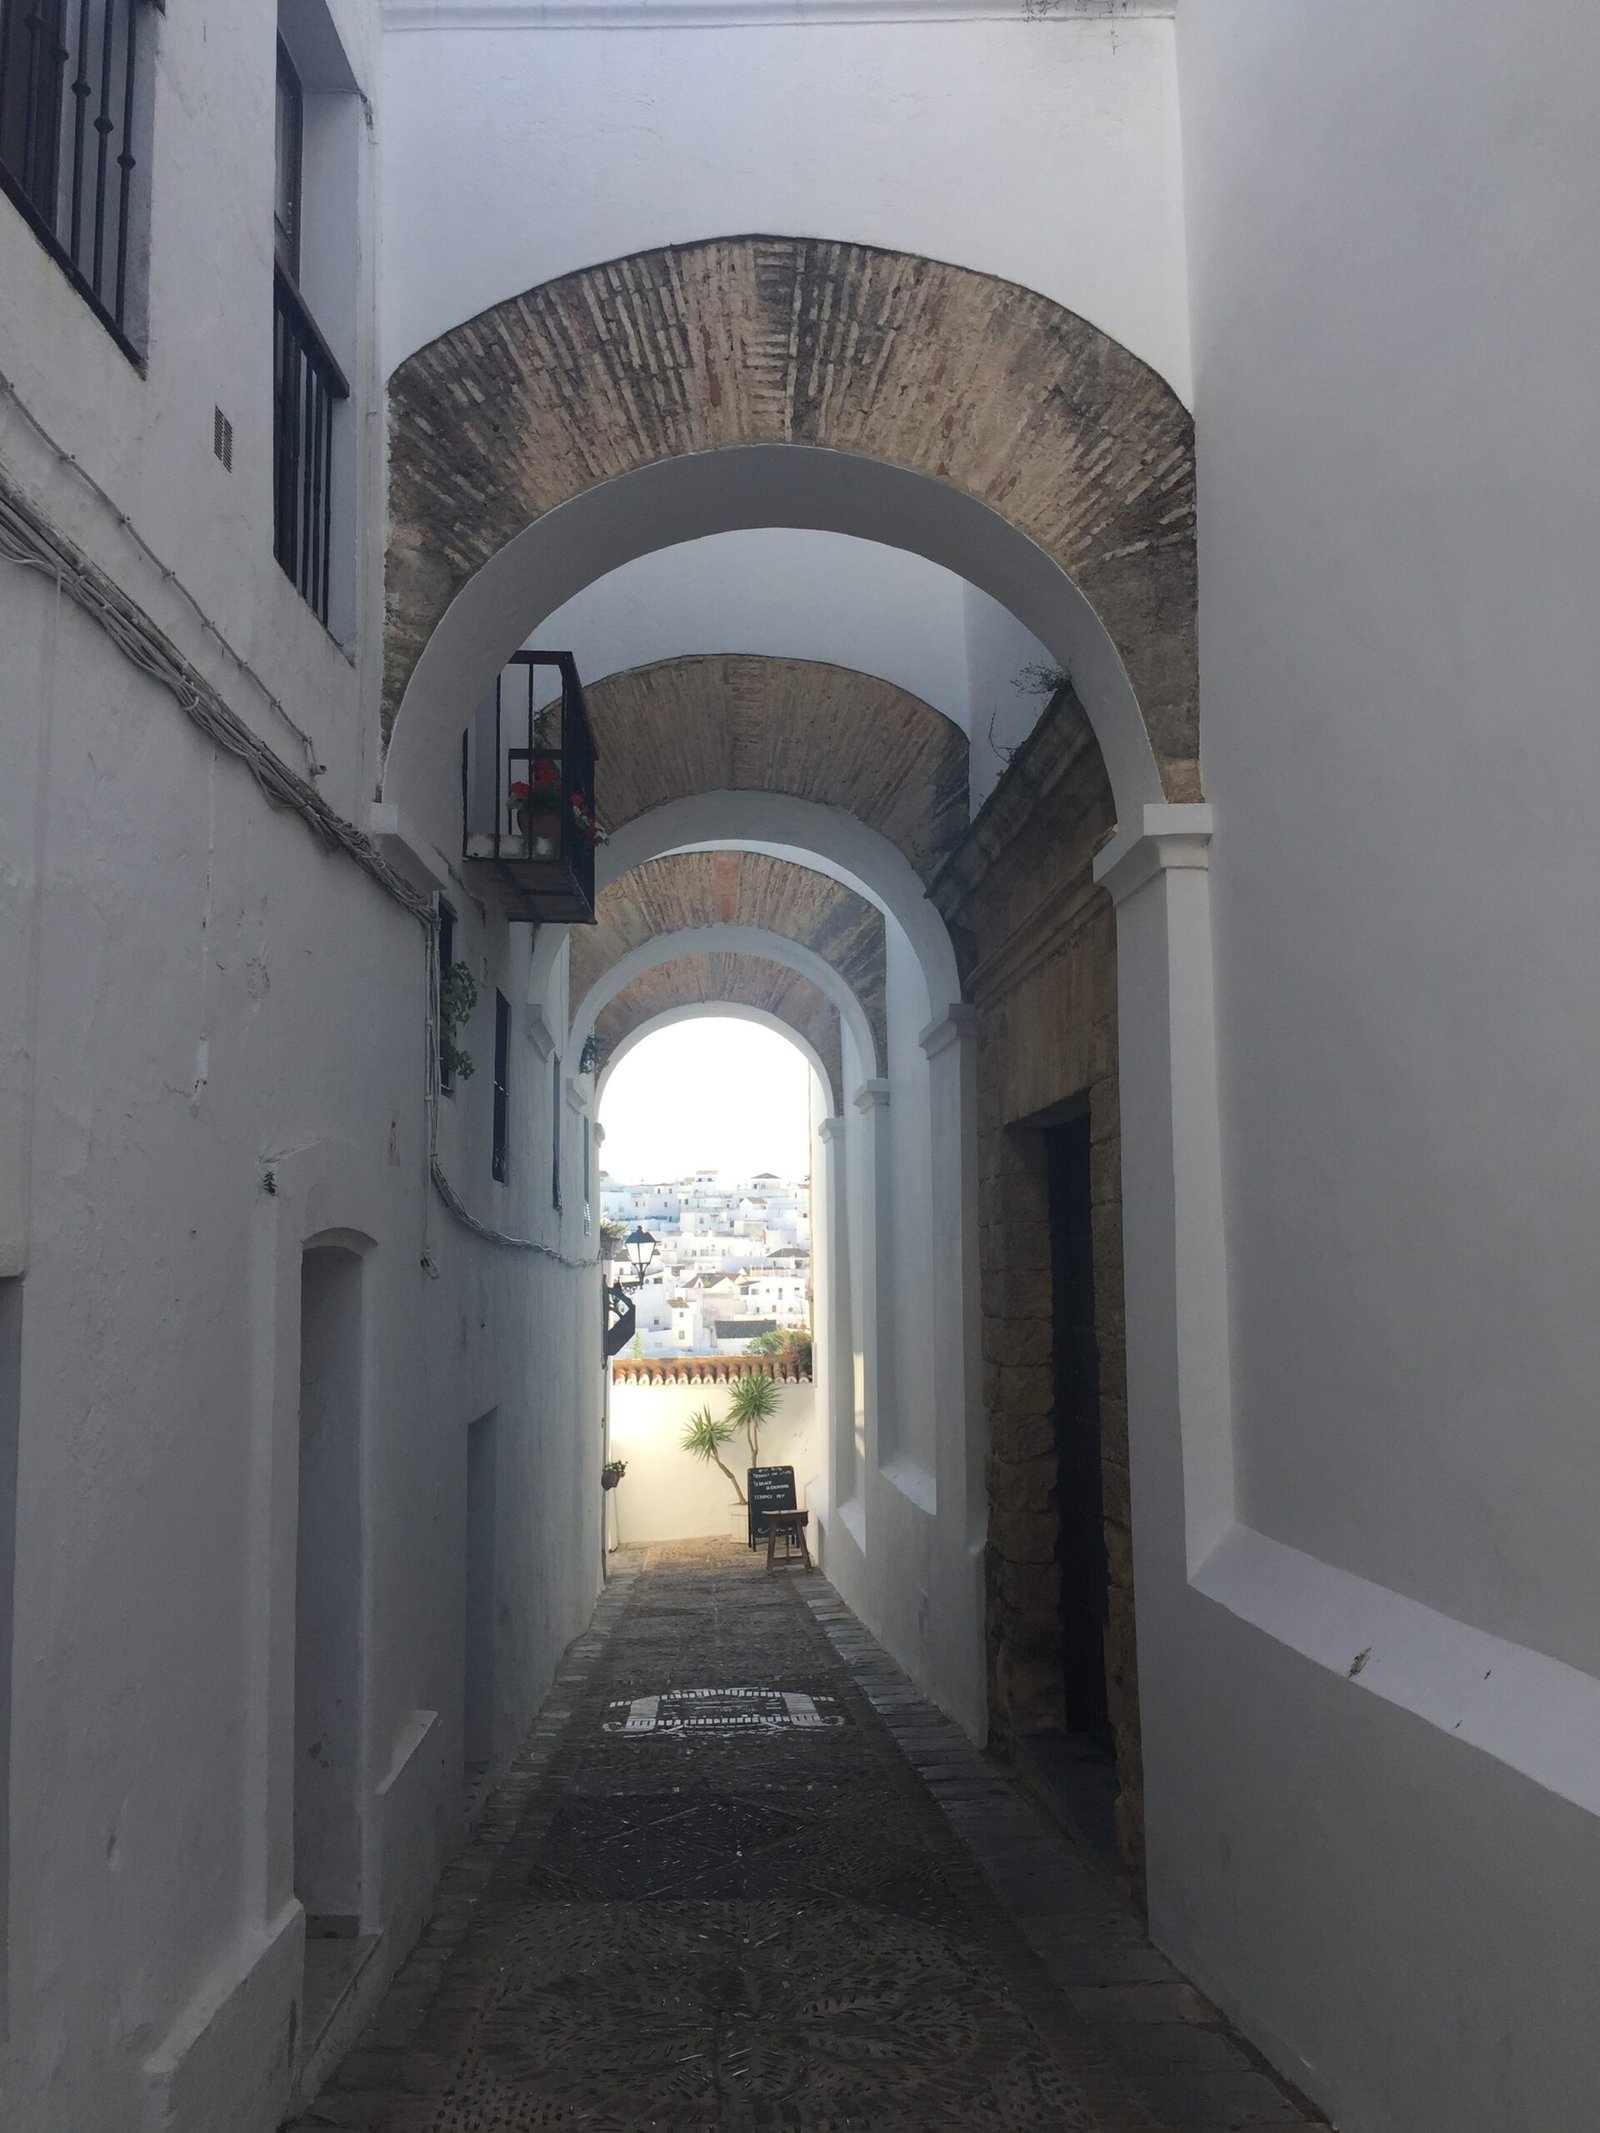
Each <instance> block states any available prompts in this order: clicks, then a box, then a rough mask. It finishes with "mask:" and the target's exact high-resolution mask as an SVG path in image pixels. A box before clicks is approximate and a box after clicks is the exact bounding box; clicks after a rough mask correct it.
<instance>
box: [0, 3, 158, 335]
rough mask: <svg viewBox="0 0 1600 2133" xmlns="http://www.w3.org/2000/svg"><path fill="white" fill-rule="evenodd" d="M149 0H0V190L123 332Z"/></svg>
mask: <svg viewBox="0 0 1600 2133" xmlns="http://www.w3.org/2000/svg"><path fill="white" fill-rule="evenodd" d="M151 4H152V0H0V189H3V190H4V191H5V193H6V194H7V195H8V196H9V198H10V199H11V200H12V201H13V203H14V204H15V205H16V206H17V207H18V208H19V209H20V210H21V211H22V213H23V214H24V215H25V216H26V217H27V219H28V221H29V222H30V223H31V224H32V225H33V228H34V230H35V232H36V233H37V235H38V236H39V237H40V238H41V239H42V240H43V242H44V243H45V245H46V246H47V247H48V248H49V250H50V251H51V252H53V253H54V254H55V256H56V258H57V259H58V260H59V261H60V263H61V265H62V266H63V267H64V268H65V270H66V272H67V274H68V275H69V276H70V277H71V279H72V281H73V282H74V283H75V284H76V285H77V288H78V289H79V291H80V293H81V294H82V295H83V296H85V297H86V298H87V299H88V301H89V302H90V303H91V304H92V305H93V306H94V308H95V310H96V311H97V312H98V313H99V314H100V316H101V318H102V319H103V320H104V321H105V323H106V325H107V326H109V327H110V328H111V331H112V332H113V333H114V334H115V335H116V337H117V339H118V341H119V342H121V344H122V346H123V348H124V349H125V350H126V351H127V353H128V354H129V355H131V356H134V357H137V355H138V350H137V349H136V348H135V347H134V346H133V344H132V342H131V341H130V340H129V338H128V331H127V325H128V304H129V295H130V289H129V282H130V272H131V269H132V266H133V260H134V250H135V246H136V244H137V239H138V232H137V229H136V225H135V195H136V191H137V187H138V178H139V173H138V162H137V158H136V157H135V155H134V148H133V144H134V135H135V129H136V127H137V125H138V123H139V116H140V104H139V85H140V76H141V68H142V65H143V56H144V55H143V51H142V41H141V35H140V30H141V22H142V18H143V17H144V15H145V13H146V11H147V10H148V8H149V7H150V5H151Z"/></svg>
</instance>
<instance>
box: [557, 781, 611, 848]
mask: <svg viewBox="0 0 1600 2133" xmlns="http://www.w3.org/2000/svg"><path fill="white" fill-rule="evenodd" d="M567 806H568V807H569V808H570V809H571V811H572V819H573V821H574V822H576V823H577V825H578V834H579V836H580V837H581V838H582V839H583V841H584V843H585V844H587V845H588V847H589V849H590V851H591V852H592V851H593V850H594V848H595V846H596V845H597V844H609V843H610V841H611V839H610V836H609V834H608V833H607V832H606V831H605V830H603V829H602V828H601V827H600V825H599V823H598V822H597V821H596V820H595V818H594V816H593V814H592V813H591V812H590V809H589V806H588V804H587V802H586V801H585V799H584V797H583V794H582V793H581V792H574V793H568V795H567Z"/></svg>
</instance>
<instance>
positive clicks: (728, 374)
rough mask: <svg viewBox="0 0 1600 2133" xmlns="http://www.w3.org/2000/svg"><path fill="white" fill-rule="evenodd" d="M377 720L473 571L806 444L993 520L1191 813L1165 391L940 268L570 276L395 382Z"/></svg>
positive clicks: (811, 250) (1177, 529)
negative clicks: (589, 521)
mask: <svg viewBox="0 0 1600 2133" xmlns="http://www.w3.org/2000/svg"><path fill="white" fill-rule="evenodd" d="M390 424H391V467H390V518H391V527H392V535H391V541H390V548H389V557H388V582H387V594H388V635H387V666H386V704H387V716H388V718H389V719H390V720H391V721H392V720H393V717H394V715H395V713H396V712H397V710H398V707H399V704H400V700H401V698H402V696H403V694H404V692H405V689H406V685H407V682H408V680H409V678H410V676H411V674H412V671H413V669H414V668H415V667H416V664H417V662H418V659H419V658H420V656H421V654H422V651H423V649H424V647H425V646H426V644H427V642H428V640H429V638H430V636H431V635H432V633H433V632H434V630H435V629H436V628H437V626H438V624H439V622H440V620H441V619H442V617H443V616H444V613H445V611H446V609H447V608H448V607H449V606H450V604H451V602H452V601H453V600H454V599H455V597H456V596H457V594H458V593H460V592H461V591H462V589H463V588H464V587H465V586H466V585H467V584H468V582H469V581H470V580H471V579H472V578H473V577H474V575H475V574H476V573H477V572H479V571H480V570H482V569H483V568H484V566H485V565H486V564H488V563H489V562H490V560H491V559H492V558H493V557H494V556H495V555H496V554H498V553H499V552H500V551H501V550H503V549H504V548H505V547H506V546H507V544H508V543H510V542H511V541H512V540H514V539H515V538H517V537H518V536H519V535H521V534H522V533H523V532H524V531H525V529H527V528H528V527H530V526H531V525H533V524H534V523H536V522H537V521H538V520H539V519H541V518H543V517H544V516H545V515H546V514H547V513H549V512H551V511H553V510H555V509H556V508H557V507H558V506H560V505H562V504H565V503H568V502H570V501H571V500H572V499H574V498H576V497H578V496H581V495H582V494H583V493H584V492H585V491H588V490H591V489H593V488H595V487H597V486H598V485H600V484H603V483H606V482H608V481H610V480H613V479H615V478H616V477H618V476H620V475H625V474H629V473H634V472H637V471H638V470H640V469H643V468H645V467H648V466H651V465H655V464H658V463H660V462H663V461H668V460H678V459H683V458H685V457H688V456H691V455H697V454H704V453H709V452H714V451H718V450H721V449H724V448H726V447H730V446H741V445H772V444H778V445H806V446H811V447H821V448H823V449H824V450H826V451H831V452H836V453H840V454H847V455H850V456H852V457H855V458H858V459H865V460H869V461H874V462H877V463H879V464H882V465H885V466H890V467H895V468H900V469H903V470H906V471H908V472H912V473H916V474H919V475H923V476H926V477H928V478H929V479H931V480H933V481H936V482H938V483H940V484H944V485H947V486H948V487H949V488H951V489H954V490H956V491H959V492H961V493H963V494H965V495H966V496H968V497H970V498H974V499H976V500H978V501H979V502H981V503H983V504H985V505H987V506H988V507H989V508H990V509H992V510H993V511H994V512H995V513H997V514H998V515H999V516H1000V517H1001V518H1003V519H1004V520H1005V521H1006V522H1007V523H1008V524H1009V525H1010V526H1012V527H1014V528H1015V529H1017V530H1018V531H1019V532H1020V533H1022V534H1024V535H1025V536H1026V537H1027V539H1028V540H1029V541H1030V542H1031V543H1033V544H1035V545H1036V546H1037V547H1038V548H1039V549H1040V550H1042V551H1043V553H1044V554H1045V555H1046V556H1047V557H1049V558H1050V559H1051V561H1052V562H1054V563H1055V564H1057V565H1058V566H1059V568H1060V570H1061V571H1062V572H1064V573H1065V574H1066V576H1067V577H1068V579H1070V580H1071V582H1072V583H1073V584H1074V585H1075V586H1076V588H1077V589H1078V591H1079V592H1080V593H1081V595H1082V596H1083V598H1084V599H1085V600H1086V601H1087V602H1088V603H1089V605H1090V607H1091V608H1092V609H1093V610H1094V611H1095V613H1096V614H1097V615H1098V617H1099V620H1100V622H1101V624H1102V625H1103V626H1104V628H1105V630H1106V631H1107V632H1108V633H1109V637H1110V640H1111V643H1112V645H1113V647H1114V648H1115V652H1116V655H1117V657H1118V658H1119V659H1120V661H1121V664H1122V666H1123V668H1124V669H1125V671H1126V674H1127V676H1128V678H1129V680H1130V681H1131V683H1132V686H1133V690H1134V693H1135V695H1136V697H1137V699H1138V704H1139V709H1140V712H1141V714H1142V717H1143V721H1144V725H1145V728H1146V730H1147V732H1148V736H1149V741H1150V745H1151V748H1152V750H1153V752H1154V756H1155V758H1156V761H1157V764H1158V766H1159V769H1160V774H1161V781H1162V786H1163V789H1164V791H1165V792H1166V794H1167V796H1168V798H1171V799H1178V800H1187V799H1193V798H1196V797H1197V796H1198V793H1199V768H1198V713H1197V691H1196V663H1195V626H1194V598H1195V573H1194V456H1193V433H1192V425H1191V423H1190V420H1189V417H1188V414H1187V412H1186V411H1185V409H1184V408H1183V406H1182V404H1181V403H1180V402H1179V400H1178V399H1177V397H1176V395H1175V394H1174V393H1173V392H1172V390H1171V389H1170V387H1169V386H1167V385H1166V384H1165V383H1164V381H1163V380H1162V379H1161V378H1159V377H1158V376H1157V375H1156V374H1155V372H1153V371H1152V370H1150V369H1149V367H1148V366H1147V365H1145V364H1143V363H1141V362H1140V361H1139V360H1138V359H1137V358H1136V357H1135V356H1133V355H1131V354H1130V353H1129V352H1128V351H1127V350H1126V349H1125V348H1123V347H1121V346H1120V345H1119V344H1118V343H1117V342H1115V341H1113V340H1111V339H1110V338H1109V337H1108V336H1107V335H1105V334H1104V333H1102V332H1100V331H1099V329H1098V328H1096V327H1094V326H1092V325H1090V324H1089V322H1088V321H1087V320H1085V319H1082V318H1079V317H1077V316H1076V315H1075V314H1074V313H1072V312H1069V311H1066V310H1064V309H1063V308H1062V307H1061V306H1060V305H1058V304H1055V303H1052V302H1050V301H1049V300H1048V299H1046V298H1044V297H1042V296H1039V295H1036V294H1035V293H1034V292H1032V291H1030V290H1027V289H1023V288H1019V287H1018V286H1016V285H1015V284H1014V283H1010V282H1004V281H1000V280H997V279H995V278H994V277H992V276H988V275H983V274H977V273H973V272H972V271H970V270H968V269H965V268H958V267H952V266H947V265H944V264H941V263H940V262H938V261H935V260H929V259H923V258H917V257H914V256H910V255H906V254H900V253H894V252H885V251H878V250H874V249H872V248H870V247H867V246H862V245H852V244H838V243H831V242H827V241H824V240H821V239H815V238H769V237H730V238H718V239H712V240H708V241H705V242H701V243H697V244H690V245H681V246H669V247H666V248H663V249H661V250H658V251H651V252H644V253H639V254H636V255H634V256H633V257H631V258H626V259H620V260H614V261H611V262H609V263H607V264H605V265H603V266H596V267H591V268H586V269H584V270H583V271H581V272H579V273H575V274H570V275H564V276H562V277H560V278H558V279H557V280H555V281H551V282H548V283H545V284H543V285H542V286H541V287H539V288H536V289H531V290H529V291H527V292H525V293H524V294H523V295H520V296H516V297H512V298H510V299H508V300H507V301H505V302H504V303H501V304H497V305H495V306H494V307H493V308H492V309H490V310H488V311H486V312H483V313H482V314H480V315H479V316H478V317H477V318H475V319H471V320H468V321H466V322H465V323H464V324H462V325H460V326H458V327H455V328H453V329H452V330H451V331H450V332H448V333H446V334H443V335H441V336H440V338H439V339H438V340H436V341H434V342H432V343H430V344H429V345H428V346H427V347H425V348H423V349H420V350H418V351H417V353H416V354H414V355H412V356H410V357H408V358H407V360H406V361H405V362H404V363H402V364H401V365H400V367H399V369H398V370H397V371H396V372H395V374H394V376H393V378H392V379H391V381H390Z"/></svg>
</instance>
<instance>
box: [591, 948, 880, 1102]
mask: <svg viewBox="0 0 1600 2133" xmlns="http://www.w3.org/2000/svg"><path fill="white" fill-rule="evenodd" d="M689 1007H698V1008H704V1009H706V1010H707V1011H708V1012H709V1011H711V1010H714V1009H728V1010H732V1009H734V1008H747V1009H752V1010H758V1011H759V1012H761V1013H762V1014H765V1015H767V1016H769V1017H770V1018H771V1020H772V1021H773V1022H774V1023H776V1024H778V1025H780V1026H781V1027H782V1028H783V1029H784V1030H786V1031H787V1032H788V1034H789V1035H791V1036H793V1037H794V1038H795V1039H796V1040H797V1041H798V1042H800V1043H801V1044H802V1045H803V1046H804V1047H805V1048H806V1050H807V1051H808V1052H809V1053H810V1054H811V1055H813V1056H814V1058H815V1061H816V1064H817V1065H818V1067H819V1068H820V1070H821V1073H822V1080H823V1087H824V1089H825V1091H826V1092H827V1095H828V1098H829V1102H830V1107H831V1109H832V1112H833V1114H834V1115H835V1116H837V1115H838V1114H839V1113H840V1112H841V1111H842V1110H843V1108H844V1095H843V1087H844V1061H843V1046H842V1044H841V1042H840V1035H839V1010H838V1007H837V1005H836V1003H835V1002H834V1001H832V1000H830V999H829V998H828V997H827V995H826V994H825V993H824V992H823V991H822V989H821V988H820V986H818V985H817V984H816V983H815V982H814V981H813V980H812V979H810V978H808V977H807V976H805V975H804V973H803V972H800V971H797V970H795V969H794V968H792V967H791V966H790V965H788V964H786V963H780V962H778V961H776V960H775V959H774V958H771V957H767V956H762V955H754V954H750V953H748V952H739V951H728V950H725V949H710V948H708V949H704V950H699V951H696V950H694V949H692V948H689V947H687V946H685V945H684V943H683V942H682V941H680V942H679V943H678V944H677V945H676V947H675V949H674V950H673V951H671V952H669V953H667V954H666V955H664V956H663V958H662V960H661V961H659V962H656V963H652V964H650V965H648V966H647V967H646V968H644V969H642V970H638V971H636V972H635V973H634V974H633V975H631V976H630V977H629V978H628V979H627V981H626V983H624V984H622V985H620V986H618V987H617V988H616V989H615V990H614V991H612V992H611V993H610V994H609V996H608V997H607V998H605V999H604V1000H603V1001H600V1002H599V1003H597V1005H596V1007H595V1011H594V1015H593V1028H594V1034H595V1038H596V1041H597V1043H598V1046H599V1051H600V1058H601V1072H602V1074H603V1073H604V1071H605V1069H606V1067H607V1066H608V1065H610V1064H611V1061H612V1057H613V1054H614V1051H615V1048H616V1047H617V1046H619V1045H621V1044H622V1043H623V1042H624V1040H625V1039H627V1038H630V1037H632V1036H633V1035H634V1034H635V1032H636V1031H638V1030H641V1029H643V1028H644V1027H645V1026H646V1024H649V1023H653V1022H655V1021H657V1020H659V1019H660V1018H661V1017H662V1016H663V1015H665V1014H668V1013H673V1012H676V1011H678V1010H680V1009H684V1008H689ZM585 1019H587V1018H585Z"/></svg>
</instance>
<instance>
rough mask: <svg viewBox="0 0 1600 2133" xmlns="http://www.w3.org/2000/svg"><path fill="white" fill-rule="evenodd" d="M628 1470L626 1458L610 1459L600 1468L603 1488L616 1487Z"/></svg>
mask: <svg viewBox="0 0 1600 2133" xmlns="http://www.w3.org/2000/svg"><path fill="white" fill-rule="evenodd" d="M627 1471H628V1462H627V1460H626V1459H608V1460H607V1461H606V1463H605V1465H604V1466H603V1467H602V1468H601V1469H600V1486H601V1488H603V1489H614V1488H615V1487H616V1485H617V1483H618V1482H619V1481H620V1480H621V1479H622V1477H623V1475H624V1474H625V1473H626V1472H627Z"/></svg>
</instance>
